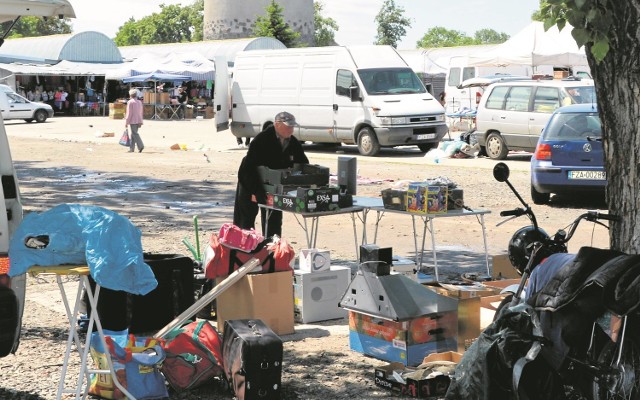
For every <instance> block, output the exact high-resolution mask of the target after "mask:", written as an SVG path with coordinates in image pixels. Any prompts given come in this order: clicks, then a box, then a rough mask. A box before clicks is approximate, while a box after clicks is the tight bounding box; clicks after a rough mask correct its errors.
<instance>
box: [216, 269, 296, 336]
mask: <svg viewBox="0 0 640 400" xmlns="http://www.w3.org/2000/svg"><path fill="white" fill-rule="evenodd" d="M216 304H217V322H218V330H219V331H220V332H221V333H222V331H223V330H224V321H226V320H232V319H261V320H262V321H264V323H265V324H267V326H269V328H271V329H272V330H273V331H274V332H275V333H277V334H278V335H287V334H289V333H293V332H294V325H293V278H292V274H291V271H283V272H273V273H269V274H249V275H245V276H244V277H243V278H242V279H240V280H239V281H238V282H236V283H235V284H233V285H231V286H230V287H229V288H228V289H227V290H225V291H224V292H223V293H222V294H220V296H219V297H218V298H217V303H216Z"/></svg>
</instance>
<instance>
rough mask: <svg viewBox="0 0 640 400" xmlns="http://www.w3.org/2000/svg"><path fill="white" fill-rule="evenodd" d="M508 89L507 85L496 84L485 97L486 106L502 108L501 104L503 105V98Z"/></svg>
mask: <svg viewBox="0 0 640 400" xmlns="http://www.w3.org/2000/svg"><path fill="white" fill-rule="evenodd" d="M508 91H509V87H508V86H498V87H495V88H493V90H492V91H491V94H489V97H488V98H487V104H486V105H485V107H486V108H490V109H493V110H502V106H503V105H504V98H505V96H506V95H507V92H508Z"/></svg>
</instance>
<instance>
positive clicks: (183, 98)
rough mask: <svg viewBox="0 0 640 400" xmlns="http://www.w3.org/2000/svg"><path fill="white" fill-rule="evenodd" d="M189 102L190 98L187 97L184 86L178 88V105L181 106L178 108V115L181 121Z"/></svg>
mask: <svg viewBox="0 0 640 400" xmlns="http://www.w3.org/2000/svg"><path fill="white" fill-rule="evenodd" d="M188 102H189V96H188V95H187V91H186V90H185V89H184V88H183V87H182V86H180V87H179V88H178V103H179V104H180V105H179V106H178V115H179V116H180V119H184V115H185V111H186V108H187V103H188Z"/></svg>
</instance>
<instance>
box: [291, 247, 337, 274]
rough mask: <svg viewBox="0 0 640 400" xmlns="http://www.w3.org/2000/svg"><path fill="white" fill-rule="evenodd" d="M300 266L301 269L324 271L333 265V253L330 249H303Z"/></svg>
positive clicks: (300, 255)
mask: <svg viewBox="0 0 640 400" xmlns="http://www.w3.org/2000/svg"><path fill="white" fill-rule="evenodd" d="M299 257H300V258H299V264H298V267H299V268H300V270H301V271H306V272H322V271H328V270H329V268H330V267H331V253H330V252H329V250H320V249H301V250H300V253H299Z"/></svg>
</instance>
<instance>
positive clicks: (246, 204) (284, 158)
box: [233, 112, 309, 237]
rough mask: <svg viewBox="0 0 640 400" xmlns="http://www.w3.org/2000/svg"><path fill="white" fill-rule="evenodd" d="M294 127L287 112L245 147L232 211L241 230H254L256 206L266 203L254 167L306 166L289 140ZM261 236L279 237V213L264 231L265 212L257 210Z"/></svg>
mask: <svg viewBox="0 0 640 400" xmlns="http://www.w3.org/2000/svg"><path fill="white" fill-rule="evenodd" d="M296 126H298V124H297V123H296V119H295V117H294V116H293V115H291V114H290V113H288V112H281V113H278V114H277V115H276V116H275V119H274V125H273V126H269V127H267V128H266V129H265V130H263V131H262V132H260V133H259V134H258V135H257V136H256V137H255V139H253V141H252V142H251V144H250V145H249V151H247V155H246V156H245V157H244V158H243V159H242V163H241V164H240V169H239V170H238V186H237V188H236V201H235V207H234V210H233V223H234V224H235V225H237V226H239V227H240V228H243V229H251V228H254V227H255V220H256V216H257V215H258V203H260V204H265V203H266V202H267V194H266V192H265V190H264V187H263V186H262V181H261V180H260V175H259V174H258V167H259V166H265V167H268V168H271V169H287V168H291V167H293V165H294V164H308V163H309V159H308V158H307V156H306V155H305V154H304V150H303V149H302V145H301V144H300V142H299V141H298V139H296V138H295V137H293V129H294V127H296ZM261 221H262V231H263V232H262V234H263V235H264V236H266V237H269V236H272V235H278V236H280V235H281V234H282V211H271V213H270V216H269V224H268V228H269V231H268V232H265V231H264V227H265V225H266V210H265V209H262V210H261Z"/></svg>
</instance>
